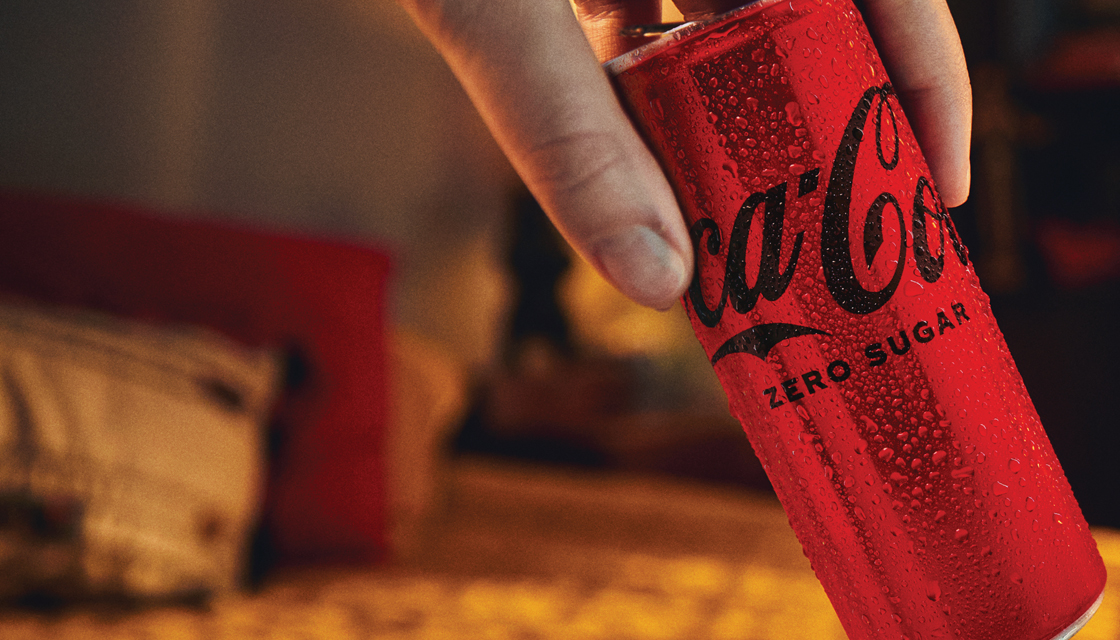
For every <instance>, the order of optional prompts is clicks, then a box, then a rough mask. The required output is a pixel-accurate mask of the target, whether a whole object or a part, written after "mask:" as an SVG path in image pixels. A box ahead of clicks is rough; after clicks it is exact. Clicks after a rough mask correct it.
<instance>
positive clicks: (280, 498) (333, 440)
mask: <svg viewBox="0 0 1120 640" xmlns="http://www.w3.org/2000/svg"><path fill="white" fill-rule="evenodd" d="M388 273H389V259H388V257H387V256H386V254H385V253H383V252H380V251H377V250H375V249H373V248H370V247H363V246H357V245H354V244H347V243H342V242H335V241H326V240H316V239H310V238H302V237H294V236H289V235H282V234H279V233H270V232H264V231H259V230H252V229H246V228H239V227H236V226H233V225H229V224H223V223H218V222H210V221H199V220H181V219H171V218H166V217H159V216H155V215H151V214H150V213H148V212H145V211H141V210H139V209H136V208H129V207H123V206H114V205H105V204H95V203H88V202H76V201H70V200H65V199H57V198H48V197H42V196H35V195H28V194H11V193H8V194H4V193H0V291H3V292H8V293H14V294H18V295H22V296H26V297H30V298H32V299H35V300H39V301H43V302H47V303H55V304H65V305H75V306H82V307H88V308H95V309H99V310H102V311H106V312H109V313H115V314H118V315H122V316H126V317H132V318H139V319H145V320H149V321H157V322H170V323H190V324H198V325H203V326H206V327H210V328H212V329H214V330H217V331H220V332H222V333H225V334H226V335H228V336H230V337H232V338H234V339H236V340H239V341H241V342H243V343H246V344H249V345H253V346H272V347H278V348H281V349H286V350H288V352H289V354H290V355H291V357H290V358H289V360H290V362H293V363H295V365H296V366H295V367H294V368H293V369H292V370H291V371H290V373H289V379H290V380H289V381H290V382H291V383H292V384H291V385H290V387H291V388H290V389H289V391H288V393H286V394H285V396H284V398H282V400H281V401H280V403H279V406H278V407H277V410H276V420H275V423H276V424H277V425H278V426H277V429H278V430H279V431H278V433H277V434H276V435H277V436H278V439H277V441H278V443H279V444H278V446H277V447H276V448H275V450H274V451H273V456H272V458H271V465H272V466H271V471H270V474H271V478H270V479H269V483H268V491H267V497H266V502H265V507H264V519H265V530H266V531H267V533H268V537H269V538H270V542H271V545H272V547H273V549H274V551H275V553H276V554H277V559H278V560H280V561H284V562H293V561H307V560H323V559H329V560H337V561H348V562H352V561H370V560H373V559H375V558H377V557H378V556H379V555H380V554H381V553H383V552H384V551H385V549H386V520H387V504H388V501H387V498H386V476H385V465H384V464H383V459H384V455H385V451H386V441H385V440H386V431H387V427H388V422H389V407H388V402H389V389H388V383H389V380H388V371H387V362H388V360H387V345H386V339H385V299H386V286H387V283H386V281H387V276H388Z"/></svg>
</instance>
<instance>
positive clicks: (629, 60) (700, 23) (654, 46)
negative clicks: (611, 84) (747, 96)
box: [603, 0, 785, 75]
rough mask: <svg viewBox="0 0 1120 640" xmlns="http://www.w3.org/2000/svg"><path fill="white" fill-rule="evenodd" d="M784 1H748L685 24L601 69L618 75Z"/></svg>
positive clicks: (604, 65) (617, 58) (632, 50)
mask: <svg viewBox="0 0 1120 640" xmlns="http://www.w3.org/2000/svg"><path fill="white" fill-rule="evenodd" d="M784 1H785V0H750V2H747V3H746V4H744V5H743V6H741V7H738V8H736V9H732V10H730V11H727V12H725V13H721V14H718V15H714V16H712V17H710V18H704V19H703V20H693V21H691V22H685V23H683V24H681V25H680V26H678V27H675V28H673V29H670V30H668V31H666V32H664V33H662V34H660V36H659V37H658V38H657V39H656V40H654V41H652V42H648V43H646V44H644V45H642V46H640V47H637V48H634V49H631V50H630V51H627V52H626V53H624V54H622V55H620V56H618V57H616V58H613V59H611V60H608V61H606V62H604V63H603V68H604V69H606V71H607V73H609V74H611V75H618V74H620V73H622V72H623V71H626V70H627V69H629V68H630V67H632V66H634V65H636V64H638V63H639V62H642V61H643V60H645V59H647V58H650V57H651V56H654V55H657V54H658V53H661V52H662V51H664V50H666V49H669V48H671V47H672V46H674V45H675V44H677V43H678V42H680V41H682V40H685V39H688V38H692V37H695V36H698V35H701V34H703V33H704V32H706V31H709V30H712V29H715V28H717V27H718V26H719V25H721V24H722V23H724V22H725V21H727V20H728V19H731V18H736V17H742V16H745V15H749V14H752V13H755V12H757V11H761V10H763V9H765V8H766V7H769V6H771V5H775V4H779V3H781V2H784Z"/></svg>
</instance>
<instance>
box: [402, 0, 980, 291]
mask: <svg viewBox="0 0 1120 640" xmlns="http://www.w3.org/2000/svg"><path fill="white" fill-rule="evenodd" d="M399 2H400V3H401V4H402V5H403V6H404V8H405V9H406V10H407V11H408V12H409V13H410V14H411V15H412V17H413V19H414V20H415V21H416V23H417V24H418V25H419V27H420V28H421V30H422V31H423V32H424V33H425V35H426V36H427V37H428V38H429V39H430V40H431V42H432V43H433V44H434V45H435V47H436V48H437V49H438V50H439V52H440V53H441V54H442V55H443V57H444V59H445V60H446V61H447V63H448V64H449V65H450V67H451V69H452V71H453V72H454V73H455V75H456V77H458V79H459V81H460V82H461V83H462V85H463V87H464V88H465V89H466V91H467V93H468V95H470V97H471V100H472V101H473V102H474V104H475V106H476V107H477V109H478V111H479V113H480V114H481V115H482V118H483V119H484V121H485V122H486V124H487V126H488V127H489V128H490V131H491V132H492V133H493V135H494V137H495V139H496V140H497V141H498V144H499V145H501V147H502V149H503V150H504V151H505V153H506V155H507V156H508V157H509V159H510V161H511V163H512V164H513V166H514V168H515V169H516V170H517V172H518V173H519V174H520V175H521V178H522V179H523V180H524V181H525V184H526V185H527V186H528V187H529V189H530V191H532V193H533V195H534V196H535V197H536V198H537V200H538V201H539V202H540V203H541V206H542V207H543V208H544V210H545V211H546V212H547V213H548V215H549V217H550V218H551V219H552V221H553V222H554V223H555V224H556V227H557V228H558V229H559V230H560V232H561V233H562V234H563V235H564V237H565V238H566V239H567V240H568V242H569V243H570V244H571V245H572V247H574V248H575V250H576V251H577V252H578V253H579V254H580V255H582V256H583V257H584V258H585V259H587V260H588V262H590V263H591V264H592V265H593V266H594V267H595V268H596V269H597V270H598V271H599V272H600V273H601V274H602V275H603V276H604V277H605V278H606V279H607V280H608V281H609V282H611V283H612V284H613V285H614V286H615V287H617V288H618V289H619V290H620V291H621V292H622V293H624V294H626V295H627V296H628V297H630V298H631V299H632V300H634V301H635V302H638V303H640V304H643V305H645V306H649V307H653V308H656V309H667V308H669V307H670V306H672V305H673V304H674V303H675V302H676V300H677V299H678V298H679V297H680V295H681V294H682V292H683V291H684V289H685V288H686V287H687V286H688V283H689V281H690V280H691V278H692V264H693V259H692V248H691V244H690V242H689V237H688V232H687V230H686V229H685V224H684V219H683V217H682V215H681V212H680V209H679V208H678V206H677V202H676V199H675V197H674V195H673V192H672V190H671V189H670V187H669V184H668V182H667V181H666V179H665V176H664V175H663V174H662V171H661V169H660V167H659V166H658V164H657V161H656V160H655V159H654V157H653V156H652V154H651V153H650V152H649V150H648V149H647V148H646V146H645V144H644V143H643V142H642V140H641V139H640V138H639V136H638V133H637V132H636V131H635V129H634V127H633V126H632V125H631V123H630V121H629V120H628V119H627V117H626V114H625V113H624V112H623V109H622V107H621V105H620V104H619V102H618V99H617V98H616V97H615V94H614V92H613V90H612V88H611V86H610V82H609V81H608V79H607V76H606V74H605V73H604V72H603V70H602V67H601V66H600V63H601V62H602V61H605V60H608V59H610V58H613V57H615V56H617V55H619V54H621V53H623V52H625V51H627V50H628V49H630V48H633V47H635V46H637V45H639V44H641V39H635V38H624V37H622V36H621V35H619V30H620V28H621V27H622V26H625V25H633V24H648V23H654V22H658V21H659V20H660V16H661V7H660V0H575V9H576V10H575V11H574V12H573V11H572V5H571V4H570V3H569V2H568V0H399ZM856 3H857V5H858V6H859V8H860V10H861V11H862V13H863V15H864V18H865V20H866V21H867V24H868V28H869V29H870V30H871V33H872V36H873V37H874V39H875V42H876V45H877V47H878V48H879V52H880V54H881V55H882V57H883V61H884V64H885V65H886V67H887V71H888V73H889V74H890V76H891V80H892V83H893V84H894V87H895V89H896V91H897V92H898V95H899V99H900V100H901V102H902V105H903V108H904V109H905V110H906V114H907V116H908V119H909V120H910V121H911V123H912V125H913V127H914V132H915V135H916V136H917V138H918V142H919V144H920V145H921V147H922V150H923V152H924V153H925V156H926V160H927V162H928V163H929V166H930V170H931V171H932V173H933V178H934V181H935V182H936V183H937V185H938V190H939V192H940V194H941V196H942V199H943V200H944V202H945V204H946V205H947V206H950V207H953V206H957V205H960V204H962V203H963V202H964V201H965V199H966V198H967V197H968V190H969V181H970V170H969V145H970V138H971V134H972V91H971V87H970V84H969V79H968V70H967V68H966V66H965V60H964V53H963V51H962V50H961V44H960V38H959V36H958V35H957V29H956V25H955V24H954V22H953V18H952V16H951V15H950V14H949V9H948V7H947V6H946V4H945V0H862V1H861V0H856ZM676 4H677V7H678V8H679V9H680V10H681V13H682V14H683V15H684V16H685V18H686V19H689V20H693V19H698V18H703V17H706V16H709V15H714V14H717V13H721V12H723V11H726V10H729V9H732V8H734V7H736V6H738V5H741V4H743V0H676Z"/></svg>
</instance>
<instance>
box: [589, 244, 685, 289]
mask: <svg viewBox="0 0 1120 640" xmlns="http://www.w3.org/2000/svg"><path fill="white" fill-rule="evenodd" d="M594 255H595V259H596V260H597V261H598V262H599V267H600V268H601V269H602V271H603V272H604V273H605V274H606V276H607V278H608V279H609V280H610V281H611V282H612V283H613V284H614V286H616V287H618V290H619V291H621V292H622V293H624V294H626V296H628V297H629V298H631V299H632V300H634V301H635V302H637V303H639V304H642V305H645V306H647V307H653V308H655V309H661V310H665V309H668V308H669V307H671V306H673V304H674V303H675V302H676V298H677V295H678V294H679V293H680V291H681V289H683V288H684V286H685V282H684V280H685V277H686V275H687V271H686V269H685V264H684V261H683V260H682V259H681V256H680V254H679V253H678V252H677V251H674V250H673V248H672V247H670V246H669V244H668V243H667V242H665V240H664V238H662V237H661V236H660V235H658V234H657V233H654V231H653V230H652V229H650V228H649V227H643V226H640V225H635V226H632V227H629V228H626V229H624V230H622V231H620V232H619V233H617V234H615V235H613V236H611V237H609V238H606V239H604V240H601V241H599V243H598V244H597V245H596V246H595V249H594Z"/></svg>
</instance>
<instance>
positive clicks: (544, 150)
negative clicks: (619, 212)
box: [529, 131, 627, 198]
mask: <svg viewBox="0 0 1120 640" xmlns="http://www.w3.org/2000/svg"><path fill="white" fill-rule="evenodd" d="M529 156H530V163H531V165H532V166H533V169H534V173H535V174H536V177H537V179H538V182H539V184H540V185H541V186H542V187H543V188H544V189H545V190H547V191H548V192H550V193H553V194H555V195H556V196H557V197H559V198H573V197H576V196H578V195H579V194H580V193H581V192H583V191H585V190H588V189H590V188H593V187H595V186H596V185H597V183H599V182H601V181H603V180H605V179H609V178H613V174H614V173H615V172H617V171H620V170H623V169H624V166H625V165H626V164H627V157H626V155H625V154H624V153H623V152H622V151H621V149H620V148H619V145H618V144H617V141H616V140H615V139H614V136H611V135H609V134H607V133H603V132H594V131H583V132H576V133H570V134H566V135H562V136H559V137H556V138H553V139H551V140H548V141H546V142H544V143H543V144H540V145H538V146H536V147H534V148H533V149H532V150H530V152H529Z"/></svg>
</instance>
